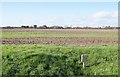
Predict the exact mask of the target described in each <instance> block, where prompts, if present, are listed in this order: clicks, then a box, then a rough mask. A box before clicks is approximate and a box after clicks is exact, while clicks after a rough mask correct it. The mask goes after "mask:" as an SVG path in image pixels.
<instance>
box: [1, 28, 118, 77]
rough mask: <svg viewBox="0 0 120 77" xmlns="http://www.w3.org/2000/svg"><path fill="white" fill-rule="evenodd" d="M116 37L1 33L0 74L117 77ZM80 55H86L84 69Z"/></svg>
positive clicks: (95, 33)
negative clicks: (106, 76)
mask: <svg viewBox="0 0 120 77" xmlns="http://www.w3.org/2000/svg"><path fill="white" fill-rule="evenodd" d="M20 31H21V32H20ZM48 31H49V32H48ZM42 32H43V33H42ZM26 37H27V38H26ZM31 37H32V38H31ZM37 37H38V38H37ZM41 37H45V38H41ZM51 37H52V38H51ZM56 37H57V38H56ZM75 37H77V38H75ZM81 37H83V38H81ZM117 37H118V35H117V30H81V29H77V30H74V29H73V30H54V29H53V30H49V29H48V30H36V29H34V30H29V29H28V30H27V29H26V30H25V29H24V30H22V29H18V30H16V29H13V30H11V29H5V30H3V32H2V35H1V36H0V39H2V44H1V45H0V47H1V50H2V51H0V53H2V55H0V56H1V57H2V58H1V59H2V60H0V63H2V68H0V74H2V75H3V76H5V75H10V76H11V77H14V76H16V75H26V76H30V75H36V76H44V75H48V76H51V75H54V76H58V75H59V76H65V77H66V76H68V77H69V76H82V75H118V40H117ZM44 42H47V43H44ZM82 54H87V55H88V59H87V61H86V62H85V68H83V66H82V65H83V63H82V62H81V55H82Z"/></svg>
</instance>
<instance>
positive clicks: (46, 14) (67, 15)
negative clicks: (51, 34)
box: [0, 2, 118, 27]
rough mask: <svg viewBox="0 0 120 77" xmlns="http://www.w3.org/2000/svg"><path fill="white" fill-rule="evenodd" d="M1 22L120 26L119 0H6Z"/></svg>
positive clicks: (40, 24) (6, 24) (2, 8)
mask: <svg viewBox="0 0 120 77" xmlns="http://www.w3.org/2000/svg"><path fill="white" fill-rule="evenodd" d="M0 5H1V7H0V9H1V10H0V13H2V14H1V16H0V18H2V19H1V20H2V23H0V26H21V25H29V26H32V25H34V24H36V25H38V26H42V25H47V26H54V25H59V26H76V27H77V26H80V27H84V26H90V27H103V26H107V25H110V26H118V3H117V2H3V3H1V4H0Z"/></svg>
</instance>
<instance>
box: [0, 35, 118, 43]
mask: <svg viewBox="0 0 120 77" xmlns="http://www.w3.org/2000/svg"><path fill="white" fill-rule="evenodd" d="M1 40H2V44H73V45H97V44H102V43H105V44H110V43H111V44H117V43H118V39H111V38H110V39H108V38H90V37H89V38H86V37H29V38H4V39H1Z"/></svg>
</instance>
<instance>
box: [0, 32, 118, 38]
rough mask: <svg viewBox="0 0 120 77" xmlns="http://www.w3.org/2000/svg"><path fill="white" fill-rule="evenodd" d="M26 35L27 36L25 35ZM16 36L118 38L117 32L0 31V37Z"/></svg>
mask: <svg viewBox="0 0 120 77" xmlns="http://www.w3.org/2000/svg"><path fill="white" fill-rule="evenodd" d="M26 35H27V36H26ZM18 37H98V38H99V37H104V38H118V34H114V33H111V34H100V33H87V34H84V33H83V34H82V33H81V34H71V33H69V34H62V33H60V34H58V33H46V34H45V33H33V32H2V35H1V36H0V38H18Z"/></svg>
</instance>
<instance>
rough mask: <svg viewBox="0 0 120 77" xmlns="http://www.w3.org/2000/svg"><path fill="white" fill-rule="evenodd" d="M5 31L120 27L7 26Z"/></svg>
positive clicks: (107, 27) (109, 27)
mask: <svg viewBox="0 0 120 77" xmlns="http://www.w3.org/2000/svg"><path fill="white" fill-rule="evenodd" d="M2 28H3V29H14V28H22V29H23V28H27V29H120V27H111V26H105V27H88V26H85V27H68V26H66V27H63V26H51V27H49V26H47V25H43V26H37V25H33V26H24V25H22V26H21V27H12V26H6V27H2Z"/></svg>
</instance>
